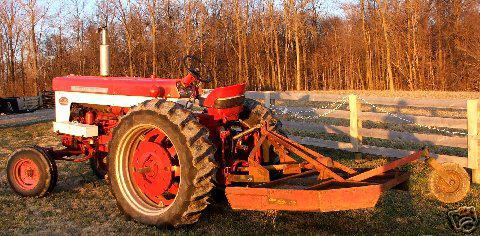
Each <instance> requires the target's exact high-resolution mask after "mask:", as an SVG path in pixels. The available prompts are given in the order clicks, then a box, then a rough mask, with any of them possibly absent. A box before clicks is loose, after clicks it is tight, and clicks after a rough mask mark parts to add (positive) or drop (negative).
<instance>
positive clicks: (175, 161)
mask: <svg viewBox="0 0 480 236" xmlns="http://www.w3.org/2000/svg"><path fill="white" fill-rule="evenodd" d="M208 135H209V131H208V130H207V129H206V128H205V127H203V126H202V125H201V124H200V123H199V121H198V119H197V118H196V116H195V115H194V114H192V113H191V112H190V111H188V110H186V109H185V108H184V107H183V106H181V105H179V104H176V103H172V102H168V101H164V100H151V101H147V102H144V103H142V104H140V105H139V106H137V107H135V108H133V109H131V110H130V112H129V113H128V114H127V115H125V116H124V117H122V119H121V120H120V122H119V124H118V126H117V127H116V128H115V129H114V131H113V136H112V140H111V141H110V144H109V150H110V152H109V157H108V176H109V179H110V186H111V190H112V193H113V195H114V196H115V198H116V200H117V203H118V205H119V206H120V208H121V209H122V210H123V212H124V213H126V214H127V215H128V216H130V217H132V218H133V219H134V220H136V221H139V222H141V223H144V224H149V225H170V226H174V227H178V226H182V225H188V224H193V223H195V222H197V221H198V220H199V217H200V215H201V213H202V211H203V210H205V209H206V208H207V206H208V204H209V200H210V195H211V192H212V190H213V189H214V187H215V177H216V171H217V164H216V162H215V159H214V154H215V147H214V146H213V145H212V143H211V142H210V141H209V139H208Z"/></svg>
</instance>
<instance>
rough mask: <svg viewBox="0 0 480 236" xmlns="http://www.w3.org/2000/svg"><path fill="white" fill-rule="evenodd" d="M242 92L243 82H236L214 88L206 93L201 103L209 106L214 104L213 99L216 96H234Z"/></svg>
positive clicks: (243, 89) (243, 92)
mask: <svg viewBox="0 0 480 236" xmlns="http://www.w3.org/2000/svg"><path fill="white" fill-rule="evenodd" d="M243 94H245V84H236V85H232V86H228V87H221V88H216V89H214V90H212V92H211V93H210V94H209V95H208V97H207V98H206V99H205V102H204V103H203V105H204V106H205V107H209V108H211V107H213V105H214V104H215V100H217V99H218V98H228V97H236V96H240V95H243Z"/></svg>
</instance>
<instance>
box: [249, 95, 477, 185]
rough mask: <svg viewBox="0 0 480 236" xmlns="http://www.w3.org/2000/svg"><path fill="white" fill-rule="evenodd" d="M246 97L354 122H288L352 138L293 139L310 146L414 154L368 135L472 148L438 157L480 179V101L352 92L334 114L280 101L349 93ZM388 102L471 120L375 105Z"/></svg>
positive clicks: (287, 122) (338, 97)
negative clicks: (413, 129)
mask: <svg viewBox="0 0 480 236" xmlns="http://www.w3.org/2000/svg"><path fill="white" fill-rule="evenodd" d="M246 96H247V97H248V98H252V99H257V100H262V101H263V103H264V105H265V106H267V107H274V108H275V110H278V111H284V113H285V114H287V115H288V114H300V115H301V116H305V117H308V118H315V117H318V116H322V115H324V114H327V115H325V116H324V117H328V118H336V119H344V120H349V121H350V125H349V126H340V125H324V124H319V123H314V122H309V119H305V120H303V121H292V120H288V119H287V120H282V122H283V124H284V125H285V126H286V127H288V128H290V129H293V130H296V131H303V132H312V131H314V132H319V133H324V134H334V135H343V136H349V137H350V142H338V141H332V140H324V139H319V138H313V137H299V136H291V137H290V138H292V139H293V140H295V141H298V142H299V143H301V144H304V145H311V146H317V147H323V148H330V149H339V150H345V151H350V152H354V153H365V154H372V155H380V156H387V157H403V156H405V155H408V154H410V153H412V152H413V151H414V150H403V149H395V148H386V147H376V146H369V145H364V144H362V140H363V137H371V138H377V139H384V140H395V141H403V142H418V143H422V144H425V145H430V146H447V147H454V148H464V149H467V150H468V157H461V156H449V155H438V154H433V155H434V156H435V157H436V158H437V159H438V160H439V161H441V162H454V163H458V164H459V165H461V166H463V167H467V168H470V169H472V179H473V182H475V183H480V171H479V163H480V161H479V155H480V149H479V147H478V145H479V138H478V132H479V131H480V129H479V126H478V125H479V122H480V115H479V114H480V113H479V111H480V109H479V104H480V102H479V100H466V99H412V98H392V97H371V96H368V97H358V96H356V95H349V96H348V100H347V101H348V110H336V111H335V112H331V110H330V109H326V108H325V107H324V108H323V109H322V108H318V109H316V108H309V107H298V106H295V107H293V106H291V107H289V106H286V105H280V104H279V105H276V103H277V101H279V100H291V101H303V102H327V103H335V102H337V103H338V101H342V100H343V101H345V99H346V98H345V95H342V94H332V93H322V92H319V93H316V92H247V93H246ZM364 106H373V108H374V109H370V110H369V111H362V107H364ZM382 106H388V107H392V106H393V107H395V108H412V109H426V110H432V109H449V110H455V111H457V112H462V113H465V117H466V118H449V117H439V116H438V115H436V112H433V115H432V116H421V115H408V114H397V113H395V114H392V113H388V112H386V111H383V110H381V109H375V108H378V107H382ZM362 121H373V122H381V123H387V124H388V123H393V124H409V125H416V126H418V127H421V128H423V130H425V129H427V130H432V131H435V132H433V133H410V132H399V131H393V130H389V129H383V128H363V125H362ZM439 133H440V134H439ZM467 134H468V135H467Z"/></svg>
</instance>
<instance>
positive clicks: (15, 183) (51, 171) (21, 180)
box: [7, 147, 58, 197]
mask: <svg viewBox="0 0 480 236" xmlns="http://www.w3.org/2000/svg"><path fill="white" fill-rule="evenodd" d="M57 178H58V174H57V166H56V164H55V161H54V160H53V159H52V158H51V157H50V156H49V155H48V154H47V152H45V151H44V150H43V149H42V148H40V147H28V148H22V149H20V150H17V151H16V152H15V153H13V154H12V155H11V156H10V157H9V159H8V162H7V179H8V183H9V184H10V186H11V188H12V189H13V190H14V191H15V192H16V193H17V194H19V195H21V196H24V197H44V196H45V195H47V194H49V193H50V192H51V191H52V190H53V188H54V187H55V185H56V183H57Z"/></svg>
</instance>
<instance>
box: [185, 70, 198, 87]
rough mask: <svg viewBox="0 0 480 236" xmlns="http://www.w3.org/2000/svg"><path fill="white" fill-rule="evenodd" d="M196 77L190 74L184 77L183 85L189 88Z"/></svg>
mask: <svg viewBox="0 0 480 236" xmlns="http://www.w3.org/2000/svg"><path fill="white" fill-rule="evenodd" d="M195 80H196V79H195V77H194V76H193V75H192V74H190V73H189V74H188V75H187V76H185V77H183V78H182V83H183V85H185V86H189V85H190V84H192V83H193V82H194V81H195Z"/></svg>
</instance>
